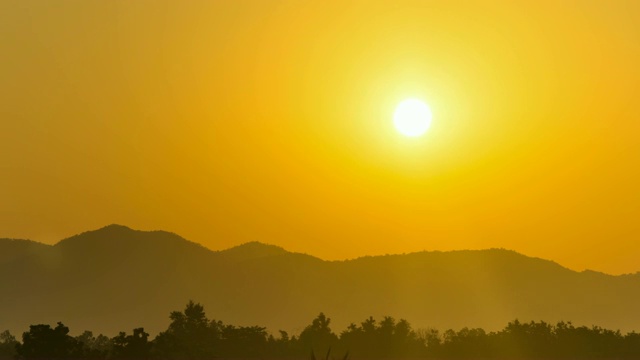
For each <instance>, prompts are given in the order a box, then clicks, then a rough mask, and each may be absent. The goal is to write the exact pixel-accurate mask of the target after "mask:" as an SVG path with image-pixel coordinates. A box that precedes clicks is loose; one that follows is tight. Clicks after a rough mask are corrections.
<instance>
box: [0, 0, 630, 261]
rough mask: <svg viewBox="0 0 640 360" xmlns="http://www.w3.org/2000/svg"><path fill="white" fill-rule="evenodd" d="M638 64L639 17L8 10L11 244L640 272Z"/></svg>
mask: <svg viewBox="0 0 640 360" xmlns="http://www.w3.org/2000/svg"><path fill="white" fill-rule="evenodd" d="M638 64H640V2H638V1H635V0H629V1H615V0H611V1H598V0H583V1H557V0H553V1H535V2H533V1H524V0H523V1H478V2H473V1H373V0H369V1H342V0H341V1H316V2H311V1H262V0H255V1H251V0H237V1H235V0H234V1H231V0H229V1H156V0H154V1H150V0H149V1H145V0H137V1H127V0H120V1H111V0H110V1H84V0H74V1H39V0H32V1H27V0H20V1H18V0H8V1H2V2H0V83H1V86H0V170H1V171H2V172H1V174H2V176H1V177H0V237H15V238H30V239H34V240H39V241H42V242H48V243H52V242H55V241H57V240H59V239H61V238H64V237H67V236H70V235H73V234H76V233H78V232H82V231H86V230H90V229H95V228H99V227H102V226H104V225H107V224H110V223H119V224H124V225H128V226H130V227H133V228H137V229H145V230H146V229H149V230H150V229H164V230H169V231H173V232H176V233H178V234H180V235H182V236H184V237H186V238H188V239H190V240H193V241H197V242H200V243H202V244H204V245H206V246H208V247H210V248H212V249H222V248H226V247H230V246H233V245H236V244H240V243H243V242H246V241H252V240H258V241H262V242H267V243H272V244H277V245H280V246H283V247H285V248H286V249H288V250H292V251H299V252H307V253H310V254H313V255H316V256H319V257H322V258H325V259H341V258H351V257H356V256H361V255H366V254H370V255H373V254H384V253H402V252H411V251H418V250H423V249H426V250H450V249H467V248H471V249H479V248H489V247H504V248H509V249H513V250H516V251H518V252H521V253H524V254H527V255H531V256H538V257H543V258H546V259H552V260H555V261H557V262H559V263H561V264H563V265H565V266H568V267H571V268H573V269H578V270H581V269H584V268H591V269H596V270H601V271H605V272H609V273H625V272H635V271H639V270H640V265H638V262H637V259H638V256H639V255H640V241H638V240H639V239H640V219H639V215H640V189H639V185H638V184H640V107H639V106H638V94H639V93H640V66H638ZM408 97H417V98H421V99H423V100H424V101H426V102H427V103H428V104H429V105H430V106H431V108H432V111H433V123H432V127H431V129H430V131H429V132H428V133H427V134H426V135H425V136H423V137H420V138H415V139H414V138H406V137H402V136H401V135H399V134H398V133H397V132H395V131H394V129H393V124H392V114H393V110H394V107H395V105H396V104H397V103H398V102H400V101H401V100H403V99H405V98H408Z"/></svg>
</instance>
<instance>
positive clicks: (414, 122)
mask: <svg viewBox="0 0 640 360" xmlns="http://www.w3.org/2000/svg"><path fill="white" fill-rule="evenodd" d="M431 117H432V115H431V109H430V108H429V106H428V105H427V104H425V103H424V102H423V101H421V100H418V99H406V100H404V101H402V102H401V103H400V104H398V107H396V111H395V112H394V113H393V123H394V125H395V126H396V129H397V130H398V132H400V133H401V134H402V135H405V136H410V137H418V136H420V135H423V134H424V133H426V132H427V130H429V126H431Z"/></svg>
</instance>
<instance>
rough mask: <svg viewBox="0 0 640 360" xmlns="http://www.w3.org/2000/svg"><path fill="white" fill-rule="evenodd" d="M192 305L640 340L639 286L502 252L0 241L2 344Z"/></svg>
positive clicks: (250, 316) (128, 236) (266, 314)
mask: <svg viewBox="0 0 640 360" xmlns="http://www.w3.org/2000/svg"><path fill="white" fill-rule="evenodd" d="M189 299H194V300H196V301H198V302H200V303H202V304H203V305H205V307H206V309H207V314H208V315H209V317H210V318H215V319H219V320H222V321H224V322H227V323H233V324H237V325H261V326H266V327H268V328H269V329H270V330H271V331H277V330H278V329H283V330H287V331H292V332H294V333H297V332H299V331H301V330H302V328H301V327H302V326H305V324H307V323H308V322H309V321H310V320H311V319H313V318H314V317H315V316H316V315H317V314H318V313H319V312H324V313H325V314H327V315H328V316H330V317H331V318H332V319H333V320H332V327H333V329H334V330H335V331H337V332H340V331H341V330H343V329H344V328H346V326H347V325H348V323H347V322H350V321H358V320H362V319H365V318H367V317H368V316H370V315H372V316H375V317H381V316H383V315H391V316H394V317H396V318H406V319H408V320H409V321H410V322H411V323H412V325H413V326H414V327H416V328H421V327H436V328H439V329H448V328H460V327H463V326H469V327H483V328H485V329H488V330H491V329H498V328H502V327H504V326H505V324H506V323H507V322H508V321H510V320H513V319H514V318H519V319H520V320H523V321H528V320H545V321H550V322H555V321H558V320H565V321H572V322H574V324H577V325H582V324H585V325H592V324H597V325H600V326H603V327H607V328H613V329H621V330H623V331H630V330H640V312H638V311H636V309H637V304H638V303H640V276H638V275H637V274H636V275H623V276H610V275H606V274H602V273H597V272H593V271H585V272H581V273H579V272H575V271H572V270H569V269H566V268H564V267H562V266H560V265H558V264H556V263H554V262H551V261H547V260H542V259H538V258H531V257H527V256H524V255H520V254H518V253H516V252H513V251H509V250H501V249H491V250H482V251H452V252H419V253H412V254H406V255H387V256H374V257H363V258H359V259H355V260H348V261H323V260H320V259H318V258H315V257H312V256H309V255H305V254H297V253H290V252H287V251H285V250H284V249H282V248H279V247H276V246H272V245H265V244H261V243H258V242H252V243H248V244H244V245H241V246H238V247H235V248H232V249H228V250H224V251H211V250H209V249H207V248H205V247H203V246H201V245H198V244H196V243H193V242H189V241H187V240H185V239H183V238H181V237H179V236H178V235H175V234H172V233H168V232H163V231H153V232H143V231H135V230H132V229H129V228H127V227H124V226H119V225H111V226H107V227H105V228H102V229H99V230H96V231H90V232H85V233H82V234H79V235H77V236H73V237H71V238H68V239H65V240H62V241H60V242H59V243H57V244H56V245H53V246H50V245H43V244H39V243H36V242H32V241H28V240H9V239H0V331H1V330H4V329H10V330H12V331H13V332H14V333H15V334H20V333H21V332H23V331H26V330H27V329H28V325H30V324H39V323H48V324H55V323H56V322H57V321H63V322H64V323H65V325H67V326H69V327H70V328H71V329H72V331H73V332H77V333H79V332H81V331H82V330H85V329H90V330H93V331H94V332H96V333H99V332H103V333H105V334H108V335H114V334H116V333H117V331H123V330H130V329H133V328H134V327H140V326H144V327H145V329H146V330H147V331H149V332H150V333H152V334H155V333H157V332H158V331H161V330H164V329H166V327H167V324H168V323H169V319H168V314H169V312H170V311H172V310H176V309H181V308H182V307H183V305H184V304H185V303H186V302H187V301H188V300H189Z"/></svg>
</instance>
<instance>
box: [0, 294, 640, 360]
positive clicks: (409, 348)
mask: <svg viewBox="0 0 640 360" xmlns="http://www.w3.org/2000/svg"><path fill="white" fill-rule="evenodd" d="M170 318H171V323H170V325H169V327H168V329H167V330H166V331H163V332H161V333H160V334H158V336H156V337H155V339H153V340H150V339H149V334H148V333H146V332H145V331H144V328H137V329H133V331H132V332H131V333H130V334H127V333H125V332H121V333H119V334H118V335H117V336H115V337H113V338H109V337H107V336H104V335H98V336H94V335H93V334H92V333H91V332H90V331H85V332H84V333H82V334H81V335H79V336H76V337H72V336H71V335H69V328H68V327H66V326H64V324H62V323H58V324H57V325H56V326H55V327H51V326H50V325H32V326H30V328H29V331H28V332H25V333H24V334H22V341H18V340H17V339H16V338H15V337H14V336H13V335H11V334H10V333H9V332H8V331H5V332H3V333H2V334H0V358H19V359H80V358H83V359H134V358H135V359H205V358H278V357H286V358H294V357H295V358H309V356H310V354H311V357H312V358H315V355H314V354H318V355H320V354H322V355H323V356H319V357H322V358H324V357H325V356H324V354H325V353H326V358H329V353H328V351H329V349H332V353H333V354H339V355H340V357H341V358H343V359H346V357H347V356H348V354H350V355H351V357H353V358H392V357H393V358H402V357H426V358H640V334H638V333H635V332H632V333H628V334H626V335H623V334H621V333H620V332H619V331H612V330H606V329H602V328H600V327H596V326H594V327H584V326H580V327H575V326H574V325H572V324H571V323H565V322H560V323H557V324H556V325H551V324H548V323H545V322H530V323H521V322H519V321H518V320H515V321H513V322H510V323H509V324H507V326H506V327H505V328H504V329H502V330H500V331H497V332H485V331H484V330H483V329H468V328H464V329H462V330H459V331H454V330H447V331H445V332H444V333H440V332H438V331H437V330H433V329H432V330H419V331H415V330H413V329H412V328H411V325H410V324H409V323H408V322H407V321H406V320H399V321H396V320H395V319H393V318H391V317H385V318H383V319H382V320H381V321H376V320H375V319H373V318H369V319H366V320H365V321H363V322H361V323H360V324H359V325H357V324H351V325H350V326H349V327H348V328H347V329H346V330H344V331H343V332H342V333H340V334H339V335H338V334H336V333H334V332H333V331H332V330H331V328H330V326H329V325H330V322H331V320H330V319H329V318H328V317H326V316H325V315H324V314H322V313H321V314H320V315H318V317H316V318H315V319H314V320H313V321H312V323H311V324H310V325H308V326H307V327H306V328H305V329H304V330H303V331H302V332H301V333H300V334H299V335H298V336H289V334H287V333H286V332H284V331H280V334H279V336H277V337H274V336H273V335H271V334H269V333H268V332H267V330H266V328H264V327H259V326H251V327H242V326H240V327H238V326H234V325H226V324H223V323H222V322H220V321H216V320H209V319H208V318H207V317H206V315H205V312H204V308H203V307H202V305H200V304H196V303H194V302H189V303H188V304H187V306H186V307H185V309H184V311H182V312H180V311H174V312H172V313H171V315H170Z"/></svg>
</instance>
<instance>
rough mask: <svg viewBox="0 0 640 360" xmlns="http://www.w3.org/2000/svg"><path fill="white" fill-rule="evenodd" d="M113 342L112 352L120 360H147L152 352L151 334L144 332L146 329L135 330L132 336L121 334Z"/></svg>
mask: <svg viewBox="0 0 640 360" xmlns="http://www.w3.org/2000/svg"><path fill="white" fill-rule="evenodd" d="M112 341H113V351H112V352H113V355H114V357H116V358H118V359H134V358H135V359H146V358H148V357H149V355H150V352H151V343H150V342H149V334H147V333H146V332H144V328H137V329H134V330H133V334H132V335H127V334H126V333H124V332H120V334H118V336H116V337H114V338H113V340H112Z"/></svg>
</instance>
